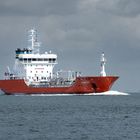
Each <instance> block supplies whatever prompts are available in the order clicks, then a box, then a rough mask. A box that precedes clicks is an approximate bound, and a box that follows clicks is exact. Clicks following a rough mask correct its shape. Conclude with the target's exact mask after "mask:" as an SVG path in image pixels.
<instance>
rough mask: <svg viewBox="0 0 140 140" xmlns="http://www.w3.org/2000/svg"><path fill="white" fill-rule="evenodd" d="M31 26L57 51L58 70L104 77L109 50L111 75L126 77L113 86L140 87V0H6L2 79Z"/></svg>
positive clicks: (0, 22) (1, 19)
mask: <svg viewBox="0 0 140 140" xmlns="http://www.w3.org/2000/svg"><path fill="white" fill-rule="evenodd" d="M31 28H36V29H37V31H38V35H39V40H40V41H41V42H42V48H41V49H42V52H43V51H49V50H52V52H53V53H57V55H58V65H57V66H56V67H55V70H57V69H63V70H76V71H81V72H82V74H83V75H85V76H87V75H99V73H100V55H101V53H102V52H104V53H105V57H106V59H107V64H106V73H107V75H117V76H119V77H120V78H119V79H118V81H117V82H116V83H115V84H114V85H113V87H112V90H117V91H125V92H126V91H129V92H138V91H140V74H139V73H140V72H139V71H140V0H114V1H112V0H39V1H37V0H0V77H1V78H3V74H4V72H5V71H6V67H7V66H9V67H10V68H11V69H12V68H13V65H14V60H15V49H16V48H26V47H27V31H28V30H29V29H31Z"/></svg>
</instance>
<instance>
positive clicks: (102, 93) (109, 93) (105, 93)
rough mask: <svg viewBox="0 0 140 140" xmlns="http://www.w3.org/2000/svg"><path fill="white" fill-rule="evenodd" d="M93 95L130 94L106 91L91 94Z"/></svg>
mask: <svg viewBox="0 0 140 140" xmlns="http://www.w3.org/2000/svg"><path fill="white" fill-rule="evenodd" d="M91 94H92V95H130V94H129V93H125V92H119V91H106V92H101V93H91Z"/></svg>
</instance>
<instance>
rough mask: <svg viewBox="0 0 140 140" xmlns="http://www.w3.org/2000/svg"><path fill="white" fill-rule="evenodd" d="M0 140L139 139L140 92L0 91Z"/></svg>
mask: <svg viewBox="0 0 140 140" xmlns="http://www.w3.org/2000/svg"><path fill="white" fill-rule="evenodd" d="M0 140H140V94H134V93H131V94H130V95H129V96H6V95H1V96H0Z"/></svg>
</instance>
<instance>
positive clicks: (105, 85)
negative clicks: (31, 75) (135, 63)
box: [0, 76, 118, 95]
mask: <svg viewBox="0 0 140 140" xmlns="http://www.w3.org/2000/svg"><path fill="white" fill-rule="evenodd" d="M117 79H118V77H117V76H106V77H78V78H76V81H75V83H74V84H73V85H71V86H69V87H30V86H27V85H26V84H25V82H24V80H23V79H11V80H0V89H1V90H2V91H3V92H4V93H5V94H8V95H12V94H84V93H95V92H96V93H98V92H105V91H108V90H110V88H111V87H112V85H113V83H114V82H115V81H116V80H117Z"/></svg>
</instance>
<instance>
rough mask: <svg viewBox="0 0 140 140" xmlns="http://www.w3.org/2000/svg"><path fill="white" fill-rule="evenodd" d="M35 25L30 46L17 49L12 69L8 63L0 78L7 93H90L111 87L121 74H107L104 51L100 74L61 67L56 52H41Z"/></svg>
mask: <svg viewBox="0 0 140 140" xmlns="http://www.w3.org/2000/svg"><path fill="white" fill-rule="evenodd" d="M40 47H41V43H40V42H39V41H38V34H37V30H36V29H34V28H33V29H31V30H29V31H28V45H27V48H23V49H20V48H17V49H16V50H15V63H14V66H13V70H12V71H11V69H10V68H9V67H7V69H6V72H5V73H4V78H3V79H1V80H0V89H1V91H2V92H3V93H4V94H6V95H15V94H17V95H22V94H25V95H31V94H91V93H101V92H106V91H108V90H110V89H111V87H112V85H113V83H114V82H115V81H116V80H117V79H118V78H119V77H118V76H107V75H106V72H105V64H106V58H105V54H104V53H102V54H101V59H100V63H101V66H100V67H101V71H100V74H99V76H82V74H81V72H77V71H73V70H68V71H65V70H58V71H56V72H54V67H55V65H57V64H58V59H57V54H55V53H52V51H49V52H44V53H40Z"/></svg>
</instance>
